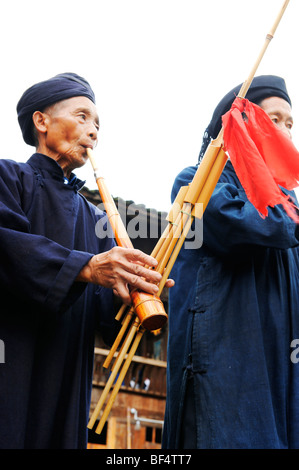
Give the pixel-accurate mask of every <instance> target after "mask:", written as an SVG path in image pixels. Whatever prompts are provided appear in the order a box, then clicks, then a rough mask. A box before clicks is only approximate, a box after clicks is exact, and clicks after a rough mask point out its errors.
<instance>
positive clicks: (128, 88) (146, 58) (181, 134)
mask: <svg viewBox="0 0 299 470" xmlns="http://www.w3.org/2000/svg"><path fill="white" fill-rule="evenodd" d="M282 4H283V1H282V0H250V1H248V0H246V1H245V0H209V1H204V0H85V1H78V0H59V1H58V0H51V2H48V3H44V2H41V1H40V0H26V1H23V0H10V1H9V2H2V3H1V20H2V21H1V29H0V43H1V70H2V73H1V95H2V96H1V103H2V113H1V115H0V129H1V132H2V139H1V154H0V158H12V159H14V160H17V161H26V160H27V159H28V158H29V157H30V156H31V154H32V153H33V151H34V149H33V147H30V146H27V145H26V144H25V143H24V142H23V140H22V136H21V131H20V129H19V127H18V123H17V116H16V111H15V108H16V104H17V102H18V100H19V98H20V96H21V94H22V93H23V91H25V89H27V88H28V87H29V86H31V85H33V84H34V83H36V82H38V81H40V80H44V79H47V78H50V77H52V76H53V75H56V74H57V73H62V72H75V73H77V74H79V75H82V76H83V77H85V78H86V79H87V80H88V81H89V82H90V84H91V86H92V88H93V89H94V91H95V94H96V98H97V109H98V113H99V116H100V124H101V130H100V134H99V144H98V147H97V149H96V151H95V156H96V158H97V159H98V161H99V166H100V170H101V173H102V176H103V177H104V178H105V180H106V183H107V186H108V188H109V190H110V192H111V193H112V195H113V196H119V197H122V198H124V199H128V200H133V201H135V202H136V203H138V204H145V205H146V206H147V207H149V208H155V209H157V210H164V211H168V210H169V208H170V192H171V188H172V184H173V181H174V178H175V177H176V175H177V174H178V173H179V172H180V171H181V170H182V169H183V168H184V167H186V166H188V165H193V164H195V163H196V162H197V157H198V153H199V149H200V146H201V140H202V135H203V132H204V129H205V128H206V126H207V124H208V123H209V121H210V118H211V115H212V112H213V110H214V108H215V106H216V105H217V104H218V102H219V101H220V99H221V98H222V97H223V95H224V94H226V92H227V91H229V90H230V89H231V88H233V87H234V86H235V85H237V84H238V83H241V82H243V81H244V80H245V79H246V78H247V76H248V74H249V72H250V71H251V69H252V66H253V64H254V63H255V61H256V58H257V56H258V54H259V52H260V50H261V47H262V45H263V43H264V40H265V37H266V34H267V33H268V32H269V31H270V29H271V27H272V25H273V23H274V20H275V19H276V17H277V14H278V12H279V10H280V8H281V7H282ZM298 18H299V1H298V0H291V1H290V4H289V6H288V8H287V10H286V13H285V15H284V17H283V19H282V22H281V24H280V25H279V27H278V29H277V31H276V34H275V37H274V39H273V40H272V42H271V43H270V45H269V48H268V50H267V52H266V55H265V57H264V59H263V61H262V64H261V66H260V67H259V69H258V71H257V75H261V74H277V75H280V76H283V77H284V78H285V80H286V83H287V87H288V91H289V94H290V96H291V98H292V101H293V115H294V120H295V126H294V128H293V139H294V142H295V144H296V146H297V147H298V144H297V143H298V142H299V93H298V91H297V88H298V76H297V73H296V72H297V71H298V57H297V53H298V42H299V39H298ZM76 173H77V175H78V176H79V177H81V178H83V179H86V180H87V186H88V187H89V188H90V189H95V188H96V185H95V182H94V178H93V172H92V169H91V166H90V164H89V162H88V163H87V164H86V165H85V167H84V168H83V169H81V170H78V171H77V172H76Z"/></svg>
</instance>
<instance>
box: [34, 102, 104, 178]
mask: <svg viewBox="0 0 299 470" xmlns="http://www.w3.org/2000/svg"><path fill="white" fill-rule="evenodd" d="M43 114H44V115H45V122H46V123H47V131H46V133H45V139H44V148H42V149H38V150H39V151H42V152H43V153H45V154H46V155H48V156H49V157H51V158H53V159H54V160H56V161H57V162H58V163H59V164H60V166H61V167H62V169H63V170H64V173H65V174H66V175H67V176H68V175H69V174H70V173H71V171H73V170H74V169H75V168H79V167H81V166H82V165H84V164H85V162H86V160H87V158H88V156H87V152H86V149H87V148H93V147H94V146H95V144H96V143H97V134H98V130H99V117H98V114H97V111H96V107H95V105H94V103H93V102H92V101H91V100H89V99H88V98H86V97H84V96H77V97H74V98H69V99H67V100H64V101H60V102H58V103H56V104H54V105H53V106H50V107H49V108H47V109H46V110H45V111H44V113H43Z"/></svg>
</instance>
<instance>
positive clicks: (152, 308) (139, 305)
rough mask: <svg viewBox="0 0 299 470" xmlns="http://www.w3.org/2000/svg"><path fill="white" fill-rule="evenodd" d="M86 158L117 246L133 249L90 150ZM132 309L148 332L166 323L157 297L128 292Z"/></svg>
mask: <svg viewBox="0 0 299 470" xmlns="http://www.w3.org/2000/svg"><path fill="white" fill-rule="evenodd" d="M87 154H88V158H89V160H90V162H91V164H92V167H93V170H94V176H95V180H96V183H97V186H98V189H99V193H100V196H101V198H102V201H103V204H104V206H105V210H106V213H107V216H108V219H109V222H110V225H111V228H112V230H113V233H114V235H115V239H116V242H117V244H118V246H121V247H124V248H133V244H132V242H131V240H130V238H129V236H128V234H127V231H126V229H125V226H124V224H123V221H122V219H121V217H120V214H119V212H118V210H117V208H116V205H115V202H114V200H113V198H112V196H111V194H110V192H109V191H108V189H107V186H106V183H105V180H104V178H103V177H101V176H100V175H99V171H98V168H97V163H96V160H95V159H94V157H93V153H92V150H91V149H87ZM130 296H131V300H132V305H133V308H134V310H135V312H136V315H138V318H139V320H140V324H141V325H142V326H143V327H144V328H145V329H149V330H155V329H159V328H162V326H163V325H164V324H165V322H166V321H167V318H168V317H167V314H166V312H165V309H164V306H163V303H162V302H161V300H160V298H159V297H158V296H157V295H152V294H148V293H146V292H141V291H140V290H137V289H135V290H131V292H130Z"/></svg>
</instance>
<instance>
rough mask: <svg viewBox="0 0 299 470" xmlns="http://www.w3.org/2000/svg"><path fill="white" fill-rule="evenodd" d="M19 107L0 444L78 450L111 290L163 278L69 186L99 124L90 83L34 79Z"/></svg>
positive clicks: (6, 243) (5, 222)
mask: <svg viewBox="0 0 299 470" xmlns="http://www.w3.org/2000/svg"><path fill="white" fill-rule="evenodd" d="M17 112H18V119H19V124H20V127H21V130H22V134H23V138H24V140H25V142H26V143H27V144H29V145H33V146H35V147H36V153H34V154H33V155H32V157H31V158H30V159H29V160H28V161H27V163H16V162H15V161H12V160H1V161H0V180H1V182H0V194H1V197H0V204H1V209H0V253H1V268H0V279H1V282H0V297H1V309H0V338H1V341H2V344H4V345H5V362H4V363H1V364H0V397H1V399H0V448H85V447H86V440H87V439H86V438H87V429H86V426H87V420H88V412H89V404H90V395H91V376H92V369H93V349H94V330H95V327H99V328H101V331H102V334H103V336H104V338H106V340H107V341H108V340H111V339H112V333H113V331H114V313H113V294H116V295H118V296H119V297H120V298H121V300H122V301H124V302H126V303H129V302H130V296H129V286H132V287H137V288H140V289H142V290H145V291H147V292H149V293H156V291H157V289H158V288H157V286H156V285H155V284H156V283H157V282H158V281H159V280H160V278H161V276H160V275H159V274H158V273H156V272H155V271H153V270H150V269H149V268H150V267H152V266H154V265H155V264H156V261H155V260H154V259H153V258H152V257H150V256H148V255H146V254H144V253H142V252H140V251H138V250H133V249H132V250H131V249H124V248H120V247H115V242H114V240H113V238H112V236H111V233H109V227H106V226H105V217H103V213H100V212H99V211H97V212H96V211H95V208H94V206H92V205H91V204H89V203H88V202H87V201H86V199H85V198H84V197H83V196H82V195H81V194H80V193H79V192H78V191H79V190H80V188H81V187H82V186H83V182H82V181H80V180H79V179H78V178H76V176H75V174H74V173H73V170H74V169H76V168H78V167H81V166H82V165H84V163H85V162H86V160H87V149H88V148H93V147H94V145H95V144H96V142H97V134H98V130H99V118H98V114H97V110H96V106H95V97H94V93H93V91H92V89H91V87H90V85H89V84H88V82H87V81H86V80H84V79H83V78H82V77H79V76H78V75H76V74H71V73H70V74H60V75H57V76H56V77H53V78H51V79H49V80H46V81H44V82H40V83H37V84H36V85H34V86H32V87H31V88H29V89H28V90H27V91H25V93H24V94H23V96H22V97H21V99H20V101H19V103H18V106H17ZM101 223H102V225H103V228H102V231H101V232H102V233H103V234H105V235H106V236H105V237H104V236H103V237H102V238H101V239H100V238H97V237H96V235H95V226H96V224H101ZM145 266H147V267H145Z"/></svg>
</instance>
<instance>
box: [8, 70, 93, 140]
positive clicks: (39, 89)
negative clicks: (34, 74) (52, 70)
mask: <svg viewBox="0 0 299 470" xmlns="http://www.w3.org/2000/svg"><path fill="white" fill-rule="evenodd" d="M75 96H86V98H89V99H90V100H91V101H92V102H93V103H95V96H94V92H93V91H92V89H91V87H90V85H89V83H88V82H87V81H86V80H85V79H84V78H82V77H80V76H79V75H76V74H75V73H61V74H59V75H56V76H55V77H53V78H50V79H49V80H45V81H43V82H39V83H37V84H35V85H33V86H32V87H30V88H28V90H26V91H25V92H24V94H23V95H22V97H21V99H20V101H19V102H18V104H17V113H18V121H19V124H20V127H21V131H22V134H23V139H24V140H25V142H26V144H29V145H33V146H34V145H35V140H34V136H33V122H32V115H33V113H34V112H35V111H43V110H44V109H45V108H46V107H47V106H50V105H52V104H54V103H57V102H58V101H62V100H66V99H68V98H73V97H75Z"/></svg>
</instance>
